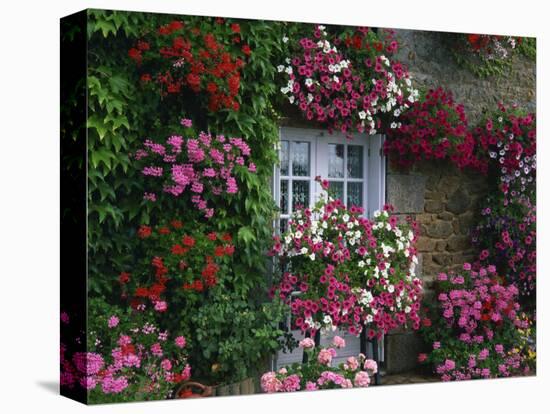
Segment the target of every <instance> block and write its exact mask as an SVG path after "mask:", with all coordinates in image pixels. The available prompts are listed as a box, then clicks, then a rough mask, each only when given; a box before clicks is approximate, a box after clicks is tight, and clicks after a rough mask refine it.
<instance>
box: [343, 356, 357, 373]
mask: <svg viewBox="0 0 550 414" xmlns="http://www.w3.org/2000/svg"><path fill="white" fill-rule="evenodd" d="M344 368H345V369H346V370H349V371H355V370H356V369H357V368H359V361H358V360H357V358H355V357H354V356H350V357H349V358H348V359H347V360H346V363H345V364H344Z"/></svg>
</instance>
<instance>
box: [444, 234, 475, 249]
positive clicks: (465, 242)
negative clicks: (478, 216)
mask: <svg viewBox="0 0 550 414" xmlns="http://www.w3.org/2000/svg"><path fill="white" fill-rule="evenodd" d="M469 247H470V237H468V236H452V237H449V239H448V240H447V250H449V251H450V252H459V251H464V250H467V249H468V248H469Z"/></svg>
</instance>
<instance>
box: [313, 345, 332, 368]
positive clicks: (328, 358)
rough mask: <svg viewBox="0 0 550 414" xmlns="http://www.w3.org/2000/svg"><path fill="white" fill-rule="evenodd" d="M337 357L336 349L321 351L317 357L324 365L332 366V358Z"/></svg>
mask: <svg viewBox="0 0 550 414" xmlns="http://www.w3.org/2000/svg"><path fill="white" fill-rule="evenodd" d="M335 356H336V351H335V350H334V348H328V349H321V351H319V355H318V356H317V361H319V363H320V364H322V365H327V366H328V365H330V363H331V362H332V358H334V357H335Z"/></svg>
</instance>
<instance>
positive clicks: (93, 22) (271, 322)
mask: <svg viewBox="0 0 550 414" xmlns="http://www.w3.org/2000/svg"><path fill="white" fill-rule="evenodd" d="M88 18H89V19H88V27H87V35H88V76H87V86H88V121H87V125H86V127H87V131H88V166H87V168H88V223H89V227H88V245H89V260H88V263H89V276H88V277H89V283H88V286H89V290H90V297H92V298H98V299H99V300H95V299H94V301H93V302H92V303H91V304H90V308H91V311H92V314H98V312H99V313H101V312H100V311H99V310H98V309H100V308H101V306H111V305H114V306H115V307H116V306H119V305H118V302H119V300H118V294H117V293H118V289H117V288H114V286H116V278H117V275H118V274H119V273H120V271H122V270H130V271H131V269H132V266H133V263H136V261H139V260H140V255H141V254H142V250H141V249H140V247H139V245H138V243H137V240H138V238H137V237H135V232H136V229H137V228H138V227H139V225H141V224H157V223H160V222H163V221H165V220H166V219H172V218H180V219H182V220H183V221H185V220H191V221H193V220H196V215H193V214H191V211H190V210H191V209H190V208H189V207H190V206H188V205H183V204H181V203H178V201H177V200H171V201H170V200H165V201H163V202H162V203H156V204H155V203H145V202H144V200H143V199H142V197H143V190H144V186H143V177H142V176H141V173H140V171H139V170H137V169H136V168H135V165H134V164H133V161H132V158H131V154H132V153H133V152H135V151H136V149H138V148H139V147H140V146H141V143H142V141H143V140H144V139H145V138H148V137H149V136H157V137H162V136H165V137H167V136H169V134H171V133H172V131H173V130H174V127H175V126H176V125H179V120H180V119H181V118H182V117H187V118H191V119H193V121H194V122H195V124H196V125H198V126H199V127H201V128H202V127H204V129H209V130H210V131H212V132H214V133H220V134H221V133H223V134H225V135H226V136H239V137H243V138H245V139H246V140H247V141H248V143H249V145H250V147H251V148H252V156H251V161H253V162H254V163H255V164H256V166H257V174H250V173H248V172H247V171H245V169H236V175H237V180H238V181H239V188H240V189H241V191H239V193H238V194H236V195H235V196H234V200H233V201H232V203H230V205H228V206H227V207H225V206H224V208H219V209H218V210H217V212H216V217H215V218H214V219H212V220H210V221H209V222H208V223H207V225H208V227H209V229H210V230H213V231H223V232H228V233H231V234H232V235H233V236H234V243H235V248H236V250H235V256H234V259H233V267H232V273H231V274H230V275H229V276H228V278H229V279H228V281H227V283H225V284H224V287H223V288H221V287H220V288H219V295H214V294H209V295H207V296H208V297H207V298H205V300H204V304H203V306H202V307H201V308H200V311H199V315H198V316H197V315H182V319H181V330H182V332H195V331H196V332H197V334H196V335H197V337H196V338H195V337H193V336H191V337H189V343H190V349H191V354H192V355H191V359H192V365H193V368H194V372H196V373H197V375H199V376H201V378H202V379H203V380H205V381H207V382H208V381H210V382H213V381H217V382H230V381H233V380H237V379H242V378H244V377H246V376H249V375H251V373H252V372H255V370H256V369H257V368H258V365H260V364H261V363H262V362H264V361H266V358H267V356H268V355H269V354H271V353H272V352H274V351H275V350H276V349H278V348H279V347H280V345H279V343H278V341H277V339H278V338H279V337H280V335H281V333H282V332H281V331H280V330H279V329H278V324H279V321H280V320H281V318H282V314H281V309H280V308H278V307H277V306H275V305H273V307H270V306H267V305H265V304H264V302H265V301H266V295H265V293H266V290H267V289H266V281H267V277H266V264H267V259H266V257H265V252H266V250H267V248H268V245H269V243H270V240H271V235H272V223H273V218H274V214H275V210H276V209H275V204H274V201H273V198H272V194H271V184H270V183H271V179H272V173H273V165H274V164H275V163H276V162H277V158H278V157H277V152H276V149H275V148H276V143H277V142H278V115H277V111H276V110H275V109H274V108H273V106H272V102H273V101H274V100H276V99H277V98H278V95H279V94H278V88H277V87H276V83H275V81H274V78H275V66H274V64H273V61H274V60H277V61H279V60H281V59H283V57H282V56H280V53H281V51H282V48H281V44H280V43H281V39H282V37H283V34H285V33H289V30H291V28H290V27H287V26H288V25H286V24H285V23H273V22H262V21H256V22H249V21H235V22H238V23H239V24H240V26H241V36H242V39H243V43H246V44H248V45H249V46H250V48H251V55H250V56H249V58H248V60H247V62H246V65H245V66H244V68H243V69H242V74H241V89H240V93H239V98H238V99H239V104H240V109H239V111H238V112H235V111H230V110H221V111H218V112H215V113H211V112H209V111H208V110H207V108H206V107H205V106H204V103H203V102H202V101H201V100H197V99H193V98H191V96H190V95H192V94H187V95H182V96H181V97H179V98H176V97H164V98H163V97H161V96H160V95H159V94H158V93H157V92H156V91H153V90H152V89H151V88H147V87H145V86H144V85H143V84H142V83H141V82H140V80H139V73H138V71H137V70H136V66H135V62H133V61H132V60H131V59H130V58H129V57H128V50H129V49H130V48H131V47H133V46H134V45H135V43H136V41H137V40H138V39H139V38H140V37H141V36H143V34H144V33H150V32H151V31H154V30H156V28H158V27H159V26H160V25H162V24H166V23H167V22H170V21H171V20H173V19H179V20H181V16H169V15H152V14H145V13H130V12H114V11H102V10H89V11H88ZM207 19H208V18H203V17H186V18H185V21H186V23H188V24H190V25H195V26H198V27H200V26H201V24H204V22H205V21H206V20H207ZM188 98H189V99H188ZM182 100H183V101H185V102H182ZM200 220H203V221H204V219H200ZM205 224H206V223H205ZM100 303H103V305H99V304H100ZM96 307H97V309H95V308H96ZM92 308H93V309H92ZM195 321H196V322H195ZM214 363H217V364H219V370H216V371H214V372H213V371H212V364H214ZM195 365H196V367H197V368H196V371H195ZM261 369H263V367H262V368H261Z"/></svg>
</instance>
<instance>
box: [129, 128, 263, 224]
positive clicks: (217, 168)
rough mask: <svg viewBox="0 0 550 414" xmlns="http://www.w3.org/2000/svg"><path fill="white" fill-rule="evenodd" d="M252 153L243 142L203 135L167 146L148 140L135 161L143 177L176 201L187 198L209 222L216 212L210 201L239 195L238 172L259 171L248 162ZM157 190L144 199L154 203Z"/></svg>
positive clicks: (174, 138) (175, 138)
mask: <svg viewBox="0 0 550 414" xmlns="http://www.w3.org/2000/svg"><path fill="white" fill-rule="evenodd" d="M185 121H186V122H182V125H184V126H186V127H189V126H190V121H189V120H185ZM250 153H251V151H250V147H249V146H248V144H247V143H246V141H245V140H244V139H242V138H233V137H225V136H223V135H218V136H215V137H214V136H212V135H211V134H210V133H207V132H200V133H199V136H198V138H191V137H188V138H184V137H183V136H181V135H173V136H171V137H169V138H168V139H167V141H166V144H160V143H156V142H153V141H151V140H149V139H148V140H146V141H145V143H144V145H143V148H142V149H139V150H138V151H136V153H135V154H134V158H135V160H136V161H138V162H139V165H140V166H141V167H140V168H141V172H142V174H143V175H144V176H146V177H149V178H150V179H151V181H158V182H160V184H161V186H162V191H163V192H165V193H168V194H170V195H172V196H174V197H180V196H182V195H184V194H185V195H186V196H187V197H189V198H190V200H191V202H192V204H193V205H194V206H195V208H197V209H198V210H199V211H201V212H202V213H203V214H204V216H205V217H207V218H210V217H212V215H213V214H214V208H213V207H212V206H211V205H209V203H208V201H207V200H211V199H216V198H219V197H221V196H222V195H223V194H227V195H232V194H235V193H237V192H238V190H239V187H238V184H237V179H236V178H235V175H234V174H235V169H237V168H243V170H244V171H246V170H248V171H249V172H255V171H256V166H255V165H254V163H252V162H250V161H247V158H248V157H249V156H250ZM157 188H158V185H157V186H156V188H155V187H153V190H152V191H146V192H145V194H144V199H145V200H149V201H152V202H155V201H156V200H157V198H158V194H157V192H158V190H157Z"/></svg>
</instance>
